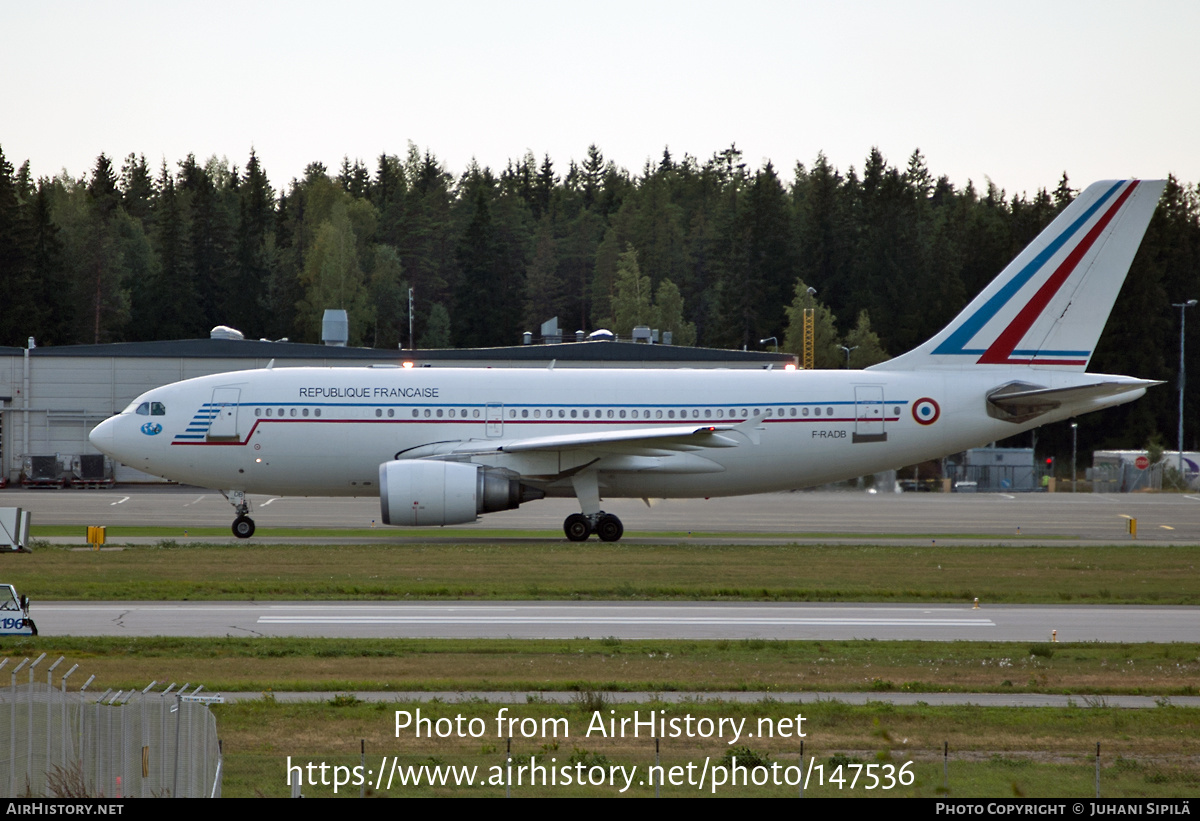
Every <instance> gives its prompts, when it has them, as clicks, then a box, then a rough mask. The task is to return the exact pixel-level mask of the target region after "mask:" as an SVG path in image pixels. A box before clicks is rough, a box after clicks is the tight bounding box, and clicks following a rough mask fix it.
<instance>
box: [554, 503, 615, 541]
mask: <svg viewBox="0 0 1200 821" xmlns="http://www.w3.org/2000/svg"><path fill="white" fill-rule="evenodd" d="M563 533H565V534H567V538H568V539H570V540H571V541H573V542H585V541H587V538H588V536H591V535H592V534H593V533H595V534H596V535H597V536H599V537H600V540H601V541H605V542H615V541H619V540H620V538H621V537H622V536H623V535H625V526H624V525H622V524H621V520H620V519H618V518H617V517H616V516H614V515H613V514H611V513H605V512H604V511H600V512H599V513H596V514H593V515H591V516H587V515H585V514H583V513H572V514H571V515H570V516H568V517H567V518H566V521H564V522H563Z"/></svg>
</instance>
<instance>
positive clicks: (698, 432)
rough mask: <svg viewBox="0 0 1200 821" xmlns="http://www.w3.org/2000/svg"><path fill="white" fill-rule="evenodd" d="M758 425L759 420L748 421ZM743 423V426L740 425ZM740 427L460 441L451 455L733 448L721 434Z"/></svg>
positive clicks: (674, 427)
mask: <svg viewBox="0 0 1200 821" xmlns="http://www.w3.org/2000/svg"><path fill="white" fill-rule="evenodd" d="M749 421H752V422H754V423H757V422H758V420H757V419H754V420H749ZM742 424H745V423H742ZM739 427H741V425H672V426H670V427H651V428H634V429H626V430H614V431H598V432H592V433H566V434H558V435H555V436H534V437H531V438H529V439H517V440H511V441H507V442H499V443H489V442H478V441H472V442H463V443H461V444H460V445H459V446H458V447H456V448H455V449H454V453H525V452H530V451H554V450H575V449H584V448H586V449H605V448H606V447H614V446H620V445H635V446H641V447H648V448H666V449H671V448H678V447H681V446H682V447H695V448H734V447H737V446H738V444H739V443H738V441H737V439H734V438H732V437H730V436H727V435H724V434H727V433H730V432H734V431H737V430H738V428H739Z"/></svg>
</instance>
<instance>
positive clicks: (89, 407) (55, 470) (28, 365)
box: [0, 338, 796, 486]
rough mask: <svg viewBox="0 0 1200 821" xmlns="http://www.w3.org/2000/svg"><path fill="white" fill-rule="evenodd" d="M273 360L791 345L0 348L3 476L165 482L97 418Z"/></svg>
mask: <svg viewBox="0 0 1200 821" xmlns="http://www.w3.org/2000/svg"><path fill="white" fill-rule="evenodd" d="M272 360H274V362H275V367H281V368H282V367H301V366H315V367H352V366H363V365H374V364H385V363H388V364H400V363H403V362H406V361H411V362H413V364H414V365H415V366H416V367H456V368H464V367H505V368H514V367H528V368H544V367H547V366H548V365H549V364H550V363H551V362H553V363H554V366H555V367H588V368H766V367H776V368H780V367H784V366H785V365H788V364H795V361H796V360H795V357H793V356H791V355H790V354H778V353H764V352H747V351H724V350H716V349H711V348H688V347H681V346H674V345H647V344H640V343H632V342H609V341H603V342H575V343H565V344H561V343H560V344H549V345H521V346H516V347H508V348H476V349H468V350H457V349H438V350H421V351H403V350H402V351H396V350H385V349H376V348H349V347H336V346H327V345H311V344H299V343H292V342H268V341H253V340H245V339H217V338H214V339H186V340H174V341H165V342H125V343H117V344H111V345H68V346H63V347H43V348H39V347H30V348H11V347H0V484H3V483H4V482H14V483H15V482H20V481H25V482H31V483H34V484H44V485H47V486H62V485H64V484H72V483H74V484H77V485H83V486H103V485H106V484H108V483H109V482H110V481H111V480H113V479H115V481H117V482H136V481H161V480H160V479H158V478H157V477H153V476H149V475H147V474H145V473H141V472H139V471H136V470H134V469H132V468H128V467H125V466H124V465H119V464H118V465H112V464H109V463H107V462H106V461H105V460H106V457H103V456H101V455H99V453H98V451H96V449H95V448H93V447H92V446H91V443H90V442H88V433H90V432H91V430H92V428H93V427H95V426H96V425H97V424H98V423H99V422H101V421H103V420H104V419H107V418H108V417H110V416H112V415H114V414H116V413H118V412H120V411H121V410H122V409H124V408H125V407H126V406H127V405H128V404H129V403H130V402H131V401H133V399H134V398H135V397H137V396H138V395H140V394H141V393H143V392H145V391H148V390H151V389H153V388H157V387H161V386H163V385H167V384H170V383H172V382H178V381H180V380H183V379H191V378H192V377H196V376H206V375H208V374H214V373H227V372H230V371H242V370H250V369H253V368H264V367H266V366H267V365H268V363H270V362H271V361H272Z"/></svg>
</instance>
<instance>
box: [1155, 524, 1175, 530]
mask: <svg viewBox="0 0 1200 821" xmlns="http://www.w3.org/2000/svg"><path fill="white" fill-rule="evenodd" d="M1159 527H1161V528H1162V529H1163V530H1174V529H1175V528H1173V527H1171V526H1170V525H1159Z"/></svg>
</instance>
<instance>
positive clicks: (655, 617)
mask: <svg viewBox="0 0 1200 821" xmlns="http://www.w3.org/2000/svg"><path fill="white" fill-rule="evenodd" d="M36 618H37V622H38V629H39V630H40V631H41V632H42V634H43V635H78V636H96V635H103V636H156V635H172V636H324V637H340V638H355V637H358V638H384V637H392V638H397V637H403V638H430V637H434V638H506V637H512V638H529V639H546V638H583V637H588V638H595V639H599V638H605V637H608V636H614V637H617V638H621V639H648V638H663V639H668V638H669V639H750V638H761V639H821V640H831V641H832V640H850V639H880V640H888V639H925V640H936V641H1049V640H1050V639H1051V637H1052V635H1051V631H1053V630H1057V631H1058V640H1059V641H1105V642H1150V641H1155V642H1169V641H1195V640H1196V637H1197V636H1198V635H1200V608H1197V607H1142V606H1123V607H1107V606H1080V605H1039V606H1032V605H1030V606H1022V605H997V606H994V607H985V608H982V609H979V610H975V609H972V608H970V607H965V606H949V605H939V606H929V605H895V604H888V605H880V604H853V605H850V604H795V603H780V604H744V603H718V604H714V603H690V602H654V603H627V602H604V603H591V602H589V603H582V602H455V603H430V602H384V603H362V602H314V603H303V602H299V603H297V602H202V603H199V602H128V603H92V602H39V603H37V605H36Z"/></svg>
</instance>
